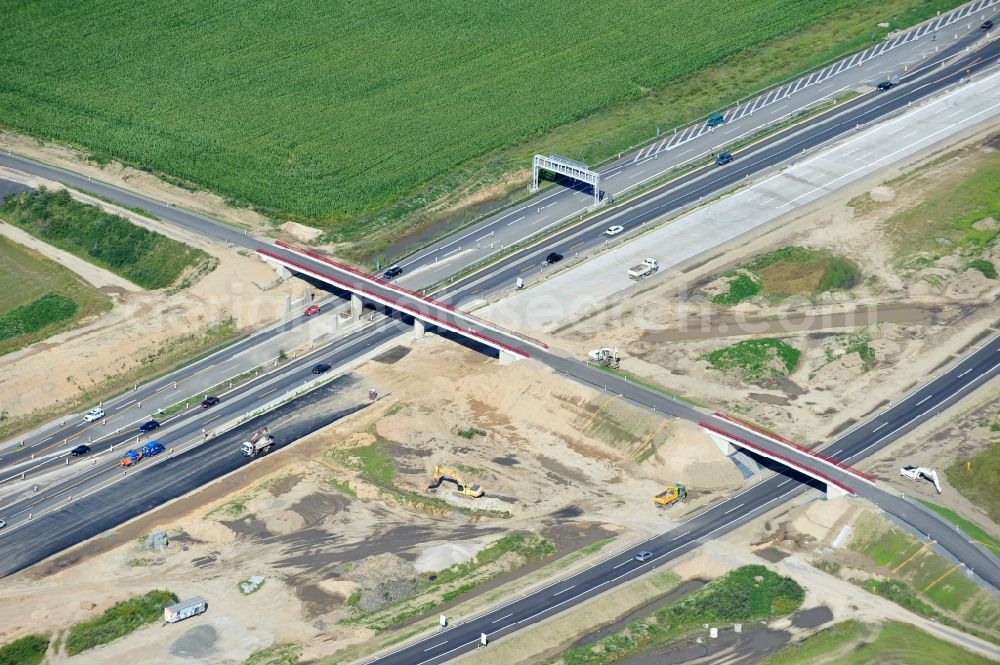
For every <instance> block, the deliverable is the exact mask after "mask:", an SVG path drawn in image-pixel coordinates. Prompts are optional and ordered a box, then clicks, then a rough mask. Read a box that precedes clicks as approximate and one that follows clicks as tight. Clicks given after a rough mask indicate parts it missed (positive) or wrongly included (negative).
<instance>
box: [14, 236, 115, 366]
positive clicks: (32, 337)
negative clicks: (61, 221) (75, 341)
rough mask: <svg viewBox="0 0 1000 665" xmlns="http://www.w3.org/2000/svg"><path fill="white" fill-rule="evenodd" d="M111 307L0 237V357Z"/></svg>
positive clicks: (53, 264)
mask: <svg viewBox="0 0 1000 665" xmlns="http://www.w3.org/2000/svg"><path fill="white" fill-rule="evenodd" d="M110 307H111V301H110V300H109V299H108V298H107V297H105V296H104V295H103V294H102V293H101V292H100V291H98V290H97V289H95V288H94V287H92V286H91V285H89V284H87V283H86V282H85V281H83V280H82V279H81V278H80V277H78V276H77V275H76V274H75V273H73V272H71V271H70V270H68V269H66V268H64V267H62V266H60V265H59V264H57V263H56V262H54V261H50V260H48V259H46V258H45V257H43V256H41V255H40V254H37V253H36V252H33V251H31V250H30V249H27V248H25V247H21V246H20V245H18V244H16V243H14V242H11V241H10V240H7V239H6V238H3V237H0V354H4V353H9V352H11V351H14V350H16V349H19V348H22V347H24V346H27V345H28V344H31V343H33V342H36V341H38V340H39V339H42V338H44V337H48V336H50V335H54V334H55V333H57V332H60V331H62V330H65V329H66V328H67V327H69V326H70V325H71V324H72V323H73V322H74V321H78V320H80V319H82V318H84V317H87V316H91V315H94V314H99V313H101V312H104V311H106V310H107V309H108V308H110Z"/></svg>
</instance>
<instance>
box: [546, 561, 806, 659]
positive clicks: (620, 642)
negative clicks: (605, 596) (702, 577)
mask: <svg viewBox="0 0 1000 665" xmlns="http://www.w3.org/2000/svg"><path fill="white" fill-rule="evenodd" d="M804 598H805V591H803V589H802V587H800V586H799V585H798V584H797V583H796V582H795V580H793V579H791V578H789V577H781V576H779V575H777V574H776V573H774V572H772V571H771V570H769V569H768V568H767V567H765V566H757V565H752V566H743V567H741V568H737V569H735V570H732V571H730V572H728V573H726V574H725V575H723V576H722V577H720V578H718V579H716V580H714V581H713V582H711V583H709V584H707V585H706V586H705V587H704V588H702V589H699V590H698V591H696V592H695V593H693V594H691V595H690V596H688V597H686V598H684V599H682V600H680V601H678V602H677V603H674V604H672V605H668V606H666V607H663V608H661V609H659V610H657V611H656V612H654V613H653V614H652V615H651V616H649V617H646V618H644V619H638V620H636V621H634V622H632V623H631V624H629V626H628V628H627V629H625V630H623V631H620V632H617V633H614V634H613V635H609V636H607V637H605V638H603V639H600V640H598V641H597V642H595V643H593V644H588V645H585V646H581V647H575V648H572V649H569V650H567V651H565V652H563V653H562V655H561V656H560V658H559V662H561V663H562V664H563V665H598V664H600V665H607V664H608V663H615V662H618V661H619V660H623V659H625V658H628V657H630V656H634V655H636V654H638V653H642V652H644V651H648V650H649V649H652V648H653V647H657V646H660V645H663V644H667V643H669V642H672V641H674V640H677V639H680V638H682V637H684V636H686V635H689V634H691V633H694V632H697V631H699V630H703V628H702V627H703V625H704V624H706V623H707V624H710V625H714V626H719V625H720V624H721V625H728V624H732V623H743V622H747V621H751V620H761V619H771V618H774V617H778V616H783V615H786V614H789V613H791V612H793V611H795V610H796V609H797V608H798V607H799V605H801V604H802V600H803V599H804Z"/></svg>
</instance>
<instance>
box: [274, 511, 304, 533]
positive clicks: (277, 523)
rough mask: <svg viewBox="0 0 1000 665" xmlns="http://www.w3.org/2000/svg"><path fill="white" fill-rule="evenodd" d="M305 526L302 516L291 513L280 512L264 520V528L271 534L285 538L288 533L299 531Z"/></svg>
mask: <svg viewBox="0 0 1000 665" xmlns="http://www.w3.org/2000/svg"><path fill="white" fill-rule="evenodd" d="M305 525H306V521H305V520H304V519H303V518H302V515H299V514H298V513H296V512H294V511H291V510H282V511H281V512H280V513H277V514H275V515H271V516H270V517H268V518H267V519H266V520H264V526H265V528H267V530H268V531H269V532H271V533H273V534H276V535H279V536H287V535H288V534H290V533H295V532H296V531H300V530H301V529H302V527H304V526H305Z"/></svg>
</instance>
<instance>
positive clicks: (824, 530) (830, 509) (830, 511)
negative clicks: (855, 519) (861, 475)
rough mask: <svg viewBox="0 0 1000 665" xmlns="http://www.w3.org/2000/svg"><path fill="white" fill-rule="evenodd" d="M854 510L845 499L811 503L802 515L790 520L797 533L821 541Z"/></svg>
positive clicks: (852, 505)
mask: <svg viewBox="0 0 1000 665" xmlns="http://www.w3.org/2000/svg"><path fill="white" fill-rule="evenodd" d="M854 508H855V506H854V504H852V503H851V501H850V500H849V499H847V498H846V497H841V498H839V499H828V500H826V501H813V502H812V503H810V504H809V506H808V507H807V508H806V509H805V511H804V512H803V513H802V515H800V516H799V517H797V518H796V519H794V520H792V526H793V527H795V530H796V531H798V532H799V533H807V534H809V535H810V536H813V537H815V538H816V539H817V540H823V539H825V538H826V537H827V536H828V535H829V534H830V530H831V529H833V528H834V526H836V524H837V522H839V521H840V520H841V519H843V518H844V517H845V516H846V515H847V514H848V513H850V512H853V511H854Z"/></svg>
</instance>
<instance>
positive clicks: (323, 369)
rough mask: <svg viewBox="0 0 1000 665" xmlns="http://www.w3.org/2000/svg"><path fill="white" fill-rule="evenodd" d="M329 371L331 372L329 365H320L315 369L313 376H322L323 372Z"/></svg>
mask: <svg viewBox="0 0 1000 665" xmlns="http://www.w3.org/2000/svg"><path fill="white" fill-rule="evenodd" d="M329 371H330V366H329V365H327V364H326V363H319V364H318V365H316V366H315V367H313V374H322V373H323V372H329Z"/></svg>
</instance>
